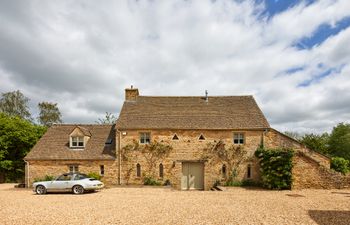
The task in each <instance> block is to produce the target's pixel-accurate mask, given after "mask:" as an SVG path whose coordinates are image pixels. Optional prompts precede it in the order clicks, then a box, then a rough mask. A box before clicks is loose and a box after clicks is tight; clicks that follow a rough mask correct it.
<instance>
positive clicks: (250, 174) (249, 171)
mask: <svg viewBox="0 0 350 225" xmlns="http://www.w3.org/2000/svg"><path fill="white" fill-rule="evenodd" d="M247 179H252V165H251V164H248V165H247Z"/></svg>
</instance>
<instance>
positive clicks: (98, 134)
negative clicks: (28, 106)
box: [25, 124, 115, 160]
mask: <svg viewBox="0 0 350 225" xmlns="http://www.w3.org/2000/svg"><path fill="white" fill-rule="evenodd" d="M82 128H83V129H85V131H84V133H83V131H82ZM71 134H74V135H75V134H84V135H89V136H90V138H89V141H88V142H87V143H86V146H85V147H84V150H83V151H74V150H72V149H71V148H70V147H69V141H70V135H71ZM109 139H111V140H113V143H115V129H114V125H81V126H80V125H74V124H60V125H53V126H51V127H50V128H49V129H48V130H47V132H46V133H45V134H44V136H43V137H41V139H40V140H39V141H38V142H37V143H36V145H35V146H34V147H33V148H32V150H31V151H30V152H29V153H28V154H27V156H26V157H25V160H95V159H97V160H109V159H114V158H115V144H109V145H106V144H105V143H106V141H107V140H109Z"/></svg>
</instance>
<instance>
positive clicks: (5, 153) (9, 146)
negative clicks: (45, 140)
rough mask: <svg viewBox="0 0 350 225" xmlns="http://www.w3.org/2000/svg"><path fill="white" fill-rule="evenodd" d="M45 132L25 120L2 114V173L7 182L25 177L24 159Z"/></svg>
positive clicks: (0, 144) (0, 162) (0, 127)
mask: <svg viewBox="0 0 350 225" xmlns="http://www.w3.org/2000/svg"><path fill="white" fill-rule="evenodd" d="M45 131H46V128H45V127H42V126H38V125H34V124H32V123H30V122H29V121H27V120H25V119H22V118H20V117H11V116H8V115H5V114H3V113H0V172H1V173H5V174H6V179H7V180H9V181H16V180H17V179H19V178H22V177H23V175H24V161H23V158H24V157H25V156H26V155H27V153H28V152H29V151H30V149H31V148H32V147H33V146H34V145H35V143H36V142H37V141H38V140H39V138H40V137H41V136H42V135H43V134H44V133H45Z"/></svg>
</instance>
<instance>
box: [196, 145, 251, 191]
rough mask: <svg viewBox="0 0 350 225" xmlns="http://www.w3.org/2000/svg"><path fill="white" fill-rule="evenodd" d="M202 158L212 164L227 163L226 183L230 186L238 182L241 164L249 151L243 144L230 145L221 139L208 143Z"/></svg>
mask: <svg viewBox="0 0 350 225" xmlns="http://www.w3.org/2000/svg"><path fill="white" fill-rule="evenodd" d="M201 158H202V159H203V160H208V161H209V163H210V164H212V165H216V164H218V163H222V164H225V165H226V168H227V171H228V177H227V180H226V183H227V184H229V185H228V186H232V185H230V184H232V183H234V182H236V177H237V175H238V173H239V167H240V165H241V164H242V163H243V162H244V161H246V160H247V151H246V150H245V149H244V148H243V146H242V145H232V144H231V145H229V146H228V147H227V146H226V145H225V143H224V142H223V141H222V140H220V141H218V142H214V143H208V144H207V146H206V147H205V148H204V149H203V153H202V156H201Z"/></svg>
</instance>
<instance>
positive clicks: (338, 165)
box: [331, 157, 350, 175]
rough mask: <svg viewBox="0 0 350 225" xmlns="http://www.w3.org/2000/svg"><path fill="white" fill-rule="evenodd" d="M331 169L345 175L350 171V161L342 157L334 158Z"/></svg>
mask: <svg viewBox="0 0 350 225" xmlns="http://www.w3.org/2000/svg"><path fill="white" fill-rule="evenodd" d="M331 168H332V169H333V170H335V171H337V172H340V173H342V174H344V175H345V174H347V173H348V172H349V171H350V161H349V160H346V159H344V158H341V157H333V158H332V160H331Z"/></svg>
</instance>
